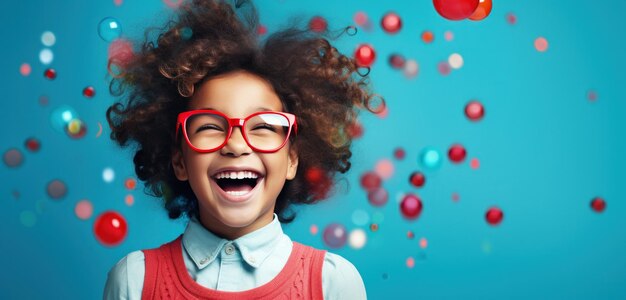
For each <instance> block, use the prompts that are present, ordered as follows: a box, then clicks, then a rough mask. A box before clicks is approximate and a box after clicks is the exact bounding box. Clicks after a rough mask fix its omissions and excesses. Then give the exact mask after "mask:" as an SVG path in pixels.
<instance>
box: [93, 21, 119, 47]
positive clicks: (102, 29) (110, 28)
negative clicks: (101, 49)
mask: <svg viewBox="0 0 626 300" xmlns="http://www.w3.org/2000/svg"><path fill="white" fill-rule="evenodd" d="M98 35H100V38H102V39H103V40H105V41H107V42H111V41H113V40H115V39H116V38H119V37H120V36H121V35H122V25H121V24H120V22H118V21H117V20H116V19H114V18H111V17H107V18H104V19H102V21H100V23H99V24H98Z"/></svg>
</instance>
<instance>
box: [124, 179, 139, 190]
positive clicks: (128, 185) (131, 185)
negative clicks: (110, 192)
mask: <svg viewBox="0 0 626 300" xmlns="http://www.w3.org/2000/svg"><path fill="white" fill-rule="evenodd" d="M124 186H125V187H126V189H128V190H134V189H135V187H136V186H137V181H136V180H135V179H134V178H128V179H126V181H124Z"/></svg>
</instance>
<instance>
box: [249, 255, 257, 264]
mask: <svg viewBox="0 0 626 300" xmlns="http://www.w3.org/2000/svg"><path fill="white" fill-rule="evenodd" d="M248 260H249V261H250V262H251V263H255V262H256V259H254V257H252V256H250V257H248Z"/></svg>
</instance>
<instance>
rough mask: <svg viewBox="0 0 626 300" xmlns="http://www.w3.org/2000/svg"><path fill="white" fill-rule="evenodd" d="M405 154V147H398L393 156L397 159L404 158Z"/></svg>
mask: <svg viewBox="0 0 626 300" xmlns="http://www.w3.org/2000/svg"><path fill="white" fill-rule="evenodd" d="M405 155H406V152H404V149H402V148H396V150H395V151H393V156H394V157H395V158H396V159H397V160H403V159H404V156H405Z"/></svg>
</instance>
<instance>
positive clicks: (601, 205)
mask: <svg viewBox="0 0 626 300" xmlns="http://www.w3.org/2000/svg"><path fill="white" fill-rule="evenodd" d="M591 208H592V209H593V210H594V211H596V212H599V213H600V212H603V211H604V209H605V208H606V201H604V199H602V198H600V197H595V198H593V199H592V200H591Z"/></svg>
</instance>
